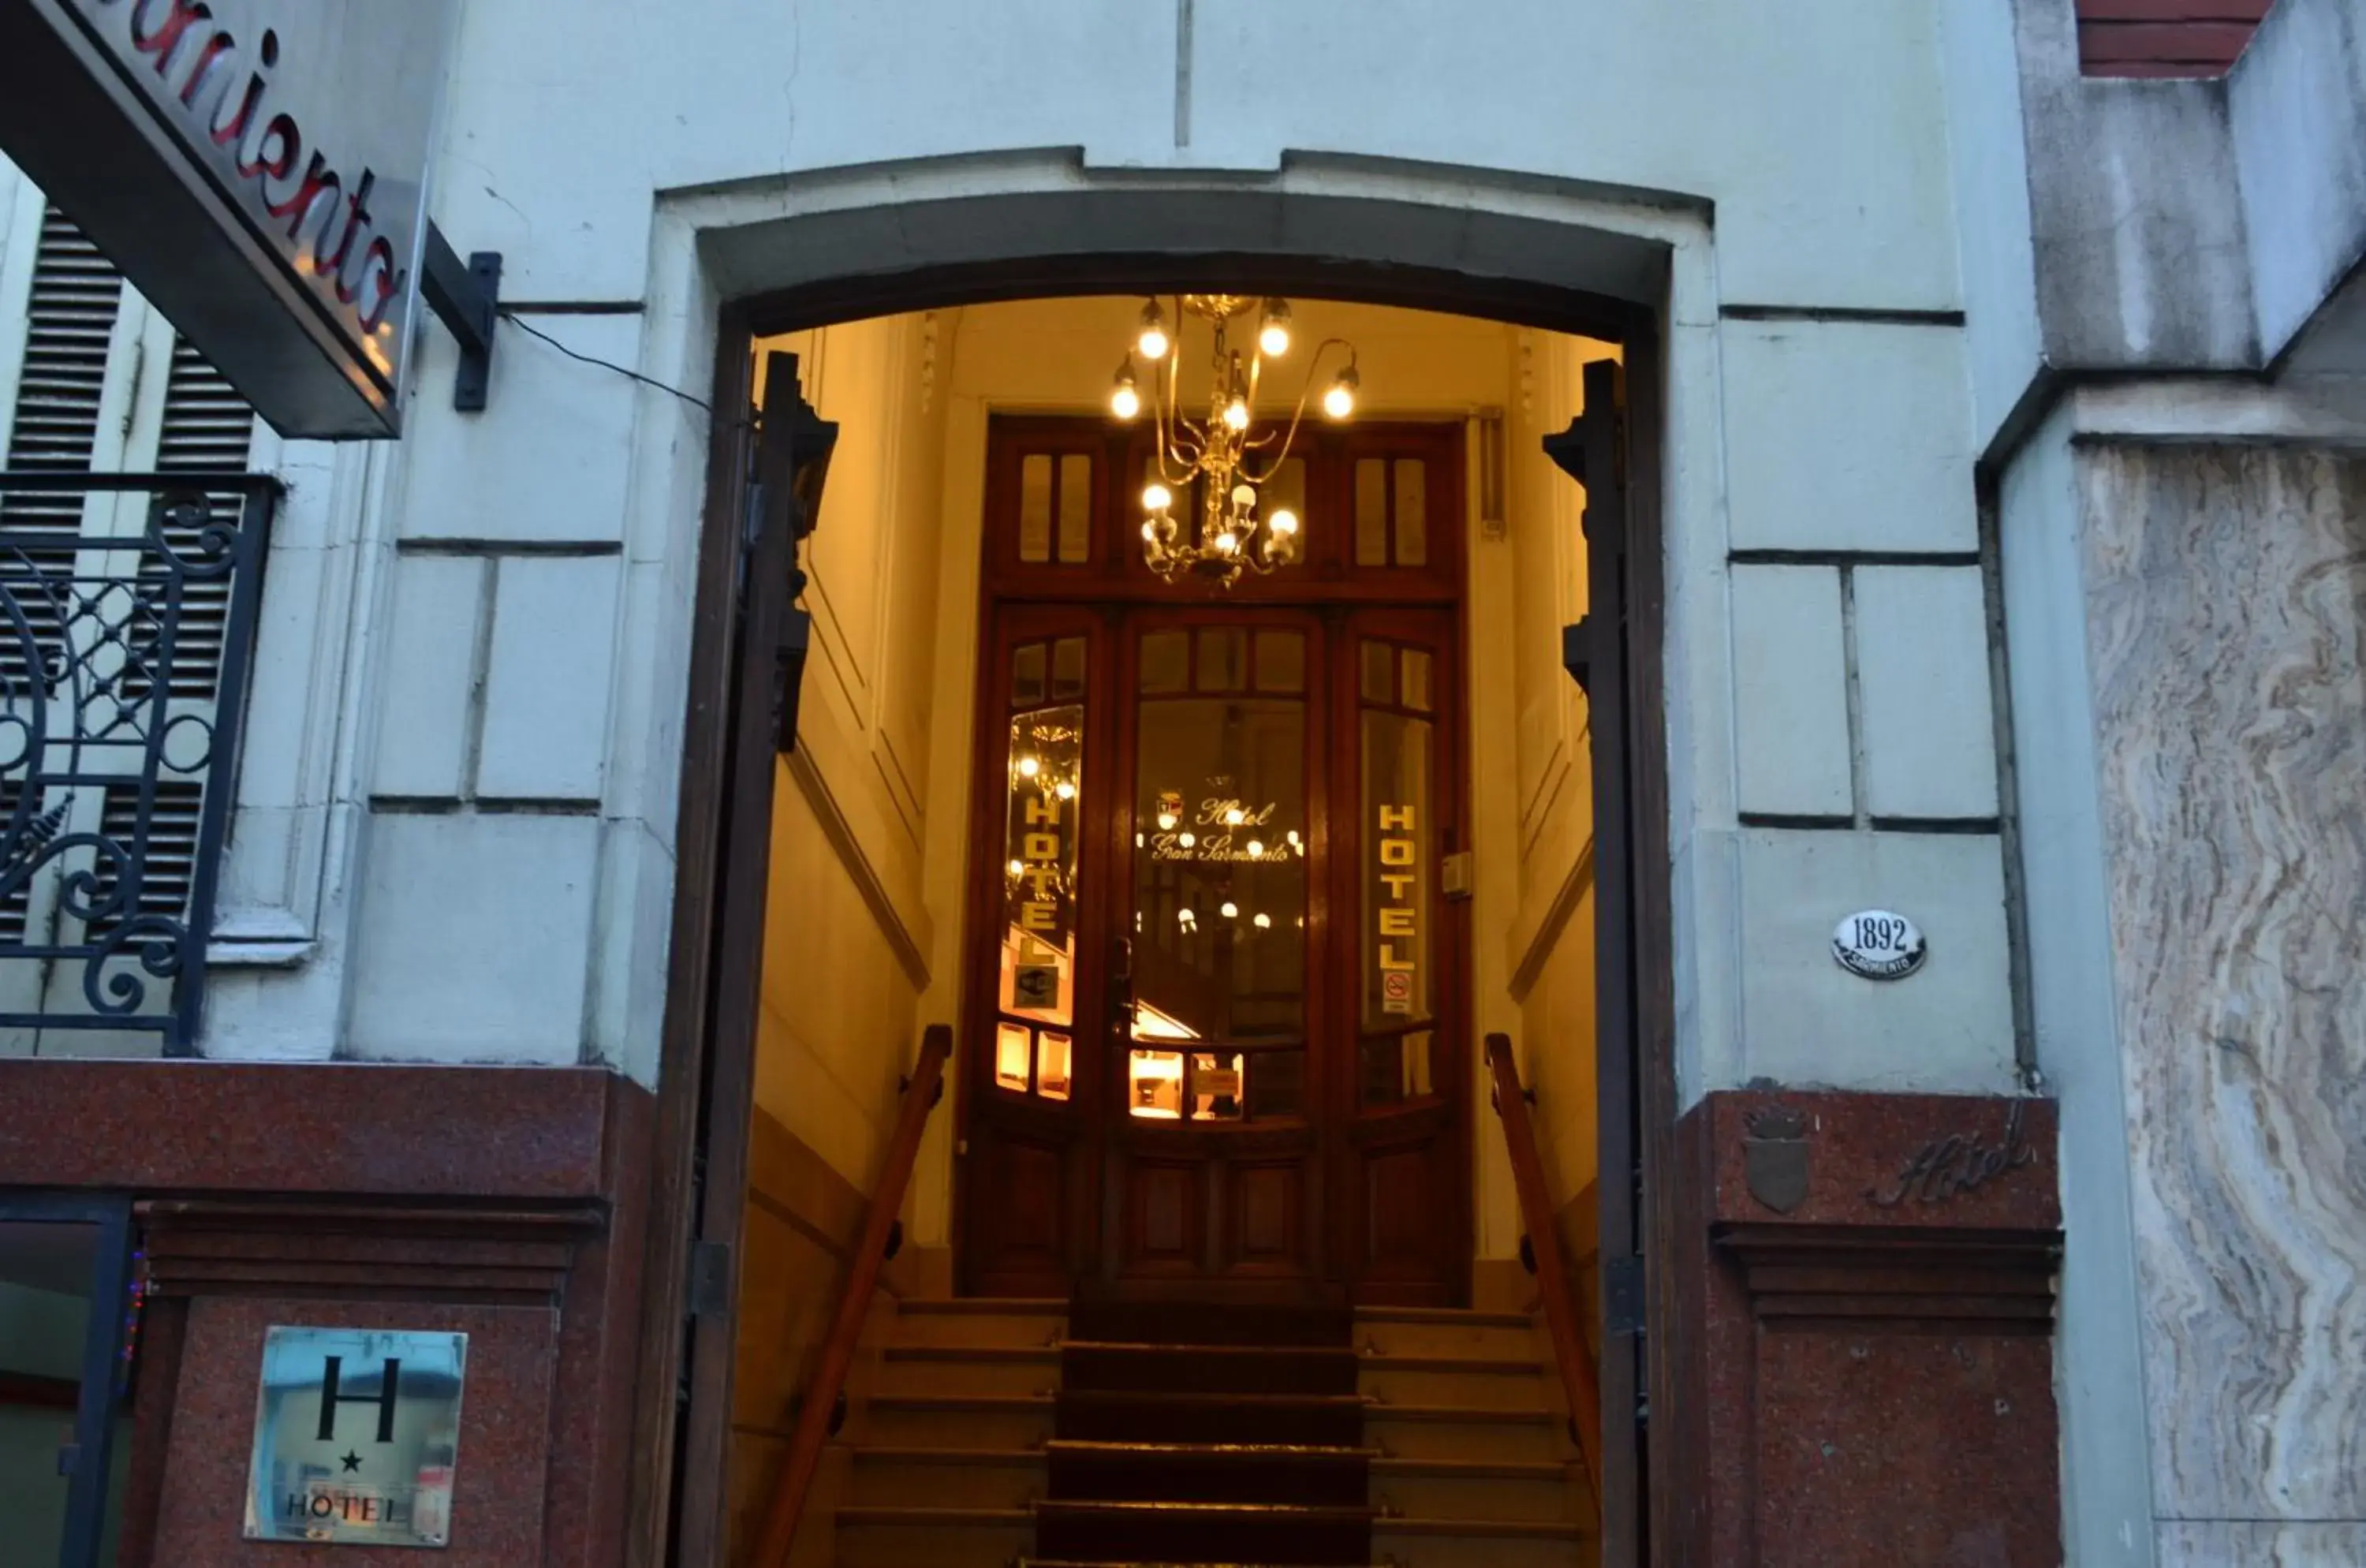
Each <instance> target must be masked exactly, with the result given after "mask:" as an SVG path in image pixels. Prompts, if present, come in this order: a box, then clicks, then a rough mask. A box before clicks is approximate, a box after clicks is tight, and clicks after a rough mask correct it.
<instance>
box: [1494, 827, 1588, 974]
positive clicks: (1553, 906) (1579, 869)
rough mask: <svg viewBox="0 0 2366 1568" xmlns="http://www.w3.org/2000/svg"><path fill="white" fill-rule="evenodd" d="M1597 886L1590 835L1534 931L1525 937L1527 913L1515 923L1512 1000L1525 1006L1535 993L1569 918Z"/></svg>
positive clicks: (1521, 913)
mask: <svg viewBox="0 0 2366 1568" xmlns="http://www.w3.org/2000/svg"><path fill="white" fill-rule="evenodd" d="M1592 886H1594V835H1593V834H1591V833H1588V834H1587V835H1586V836H1585V842H1584V843H1583V844H1581V845H1579V846H1578V851H1577V854H1576V855H1575V856H1574V857H1573V858H1572V860H1571V861H1570V863H1569V872H1568V874H1566V875H1564V876H1563V877H1562V878H1561V880H1560V886H1559V887H1558V888H1556V889H1554V891H1553V895H1552V899H1551V901H1550V902H1549V903H1548V904H1546V905H1545V906H1544V908H1543V909H1542V910H1541V911H1540V912H1539V913H1538V915H1537V917H1536V921H1535V927H1534V929H1533V930H1530V931H1527V932H1526V934H1525V935H1524V934H1523V932H1522V928H1523V927H1524V926H1527V924H1528V921H1527V918H1526V917H1527V909H1525V908H1523V909H1521V910H1520V911H1519V912H1518V914H1516V915H1515V917H1514V919H1513V921H1512V930H1511V932H1510V936H1509V938H1508V940H1507V941H1506V942H1505V945H1506V946H1507V947H1509V948H1510V949H1511V959H1512V978H1511V982H1510V985H1509V987H1507V988H1508V989H1509V990H1510V991H1511V993H1512V1000H1513V1001H1515V1002H1525V1001H1527V999H1528V993H1529V992H1530V991H1532V990H1534V989H1536V985H1537V980H1538V976H1541V975H1543V974H1544V972H1545V964H1546V963H1547V962H1548V961H1549V960H1550V959H1551V957H1552V955H1553V949H1554V948H1556V947H1558V946H1560V937H1561V932H1562V931H1566V930H1568V928H1569V918H1570V917H1571V916H1572V915H1573V914H1575V913H1577V906H1578V902H1579V900H1580V899H1582V898H1583V897H1585V891H1586V889H1587V888H1589V887H1592Z"/></svg>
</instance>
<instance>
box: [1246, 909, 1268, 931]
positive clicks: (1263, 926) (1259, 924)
mask: <svg viewBox="0 0 2366 1568" xmlns="http://www.w3.org/2000/svg"><path fill="white" fill-rule="evenodd" d="M1249 923H1250V924H1252V925H1254V926H1256V929H1257V930H1259V931H1270V930H1272V929H1273V917H1272V916H1271V915H1268V914H1267V913H1266V912H1265V911H1264V910H1262V909H1260V910H1258V911H1257V914H1256V919H1254V920H1252V921H1250V922H1249Z"/></svg>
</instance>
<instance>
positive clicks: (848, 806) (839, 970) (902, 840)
mask: <svg viewBox="0 0 2366 1568" xmlns="http://www.w3.org/2000/svg"><path fill="white" fill-rule="evenodd" d="M947 331H948V322H947V321H945V320H943V319H941V318H939V317H935V316H895V317H886V318H882V319H879V320H875V321H855V322H851V323H848V324H846V325H842V326H836V327H830V328H827V329H824V330H821V331H817V332H810V333H798V334H796V335H795V336H794V337H792V338H786V339H781V340H772V341H767V342H765V343H760V344H758V345H757V353H758V363H759V366H760V367H761V365H762V364H763V363H764V357H765V355H766V352H767V351H768V350H771V349H775V348H778V349H784V350H787V351H788V352H792V353H794V354H795V355H797V356H798V367H797V368H798V378H799V381H800V383H801V384H802V388H803V390H804V393H805V396H806V400H808V401H810V402H811V403H813V405H814V406H815V408H816V409H817V411H818V412H819V413H820V415H821V417H822V418H824V419H828V420H834V421H836V422H837V423H838V426H839V433H838V443H837V446H836V448H835V450H834V452H833V455H832V457H831V462H830V469H829V480H828V485H827V486H826V487H825V489H824V491H823V494H822V504H821V511H820V515H819V516H818V518H817V519H816V521H815V525H814V528H813V531H812V534H811V535H810V536H809V537H808V538H807V540H806V547H805V551H804V557H803V564H804V567H805V570H806V578H807V581H806V591H805V593H804V596H803V599H802V601H801V602H802V604H804V606H805V608H806V611H807V613H808V614H810V615H811V616H812V617H813V643H812V649H811V651H810V653H809V654H808V656H807V660H806V674H805V682H804V685H803V687H802V689H801V693H800V700H799V705H798V714H797V745H796V750H795V751H794V754H793V755H792V756H791V757H790V758H788V759H787V760H786V761H784V763H783V766H782V768H781V770H780V773H779V776H778V778H777V779H776V781H775V789H774V792H773V819H772V878H771V882H770V897H769V900H768V908H767V915H766V923H765V938H764V979H763V1011H762V1017H761V1022H760V1029H759V1033H758V1041H757V1053H756V1103H757V1105H758V1106H759V1107H760V1109H761V1110H763V1111H766V1112H768V1113H770V1114H771V1115H772V1116H774V1117H776V1118H777V1119H778V1120H779V1121H780V1122H781V1123H782V1124H783V1126H784V1127H786V1128H787V1129H788V1130H789V1132H791V1133H792V1134H794V1135H795V1136H796V1137H798V1138H800V1139H802V1140H804V1141H805V1142H806V1144H807V1145H810V1146H811V1147H812V1148H813V1150H814V1151H815V1152H816V1153H817V1154H819V1155H820V1156H822V1157H823V1158H824V1159H825V1160H826V1161H828V1163H829V1165H830V1166H831V1168H834V1169H836V1170H837V1171H838V1172H839V1174H841V1175H843V1176H844V1177H846V1178H847V1179H848V1180H850V1181H851V1182H852V1183H853V1184H854V1185H855V1186H856V1187H857V1188H859V1189H861V1190H864V1191H868V1190H870V1189H871V1187H872V1185H873V1181H874V1180H875V1178H876V1175H877V1168H878V1162H879V1157H880V1153H881V1149H882V1147H883V1145H884V1141H885V1139H886V1135H887V1132H888V1129H889V1128H890V1127H891V1126H892V1124H893V1122H894V1118H895V1113H896V1077H897V1075H898V1074H899V1073H900V1072H902V1071H903V1069H904V1068H905V1067H906V1066H907V1065H908V1064H909V1063H910V1062H911V1060H912V1058H913V1055H914V1053H915V1052H916V1051H917V1049H918V1041H919V1014H918V998H919V996H920V993H921V992H922V990H923V989H925V988H926V987H927V985H928V982H929V957H930V953H931V950H932V949H933V947H934V945H935V934H934V921H933V919H931V916H930V911H929V908H928V906H927V902H926V900H925V899H924V897H922V891H921V872H922V862H923V852H924V850H925V846H926V843H927V839H928V832H929V819H928V810H927V807H928V803H929V759H930V755H931V721H932V718H933V716H934V715H933V708H934V698H933V685H934V681H935V674H936V658H937V623H936V611H937V584H938V573H939V569H940V565H941V555H942V552H941V541H940V523H941V516H942V495H941V487H942V479H943V457H944V405H943V400H942V399H941V397H940V396H939V395H938V388H937V385H936V381H937V375H936V359H937V355H938V354H939V353H940V352H941V345H942V344H943V341H944V338H945V335H946V333H947Z"/></svg>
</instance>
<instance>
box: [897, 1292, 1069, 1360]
mask: <svg viewBox="0 0 2366 1568" xmlns="http://www.w3.org/2000/svg"><path fill="white" fill-rule="evenodd" d="M1067 1319H1068V1303H1066V1302H1064V1301H1030V1300H1025V1299H1015V1300H1007V1301H1006V1300H996V1299H992V1298H988V1297H979V1296H963V1297H958V1298H955V1299H953V1300H951V1301H926V1302H914V1301H907V1302H903V1303H899V1304H898V1305H897V1307H896V1324H895V1327H894V1328H893V1330H892V1331H891V1332H890V1333H889V1336H888V1339H889V1342H890V1344H891V1345H892V1346H896V1347H906V1346H912V1347H917V1346H923V1345H942V1346H948V1347H957V1348H975V1347H979V1346H986V1345H1031V1346H1035V1347H1038V1348H1041V1347H1044V1346H1048V1345H1050V1344H1051V1343H1052V1342H1053V1340H1055V1339H1057V1338H1059V1337H1061V1335H1063V1334H1064V1333H1065V1332H1066V1329H1067Z"/></svg>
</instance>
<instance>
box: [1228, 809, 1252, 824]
mask: <svg viewBox="0 0 2366 1568" xmlns="http://www.w3.org/2000/svg"><path fill="white" fill-rule="evenodd" d="M1248 819H1249V814H1248V813H1247V812H1245V811H1244V810H1242V809H1241V808H1240V807H1237V806H1235V807H1232V808H1231V809H1230V810H1228V811H1226V812H1225V813H1224V826H1225V827H1227V828H1237V827H1239V826H1240V825H1241V824H1242V823H1244V822H1245V821H1247V820H1248Z"/></svg>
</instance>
